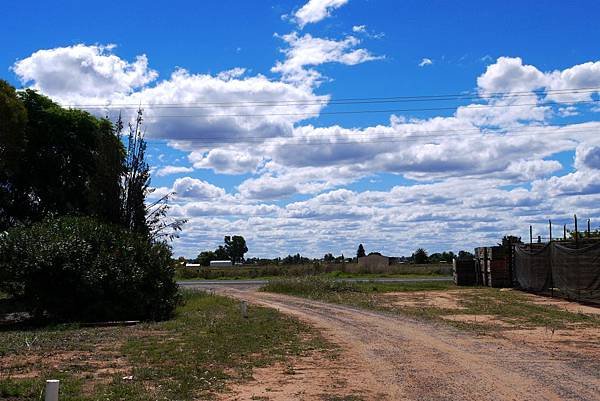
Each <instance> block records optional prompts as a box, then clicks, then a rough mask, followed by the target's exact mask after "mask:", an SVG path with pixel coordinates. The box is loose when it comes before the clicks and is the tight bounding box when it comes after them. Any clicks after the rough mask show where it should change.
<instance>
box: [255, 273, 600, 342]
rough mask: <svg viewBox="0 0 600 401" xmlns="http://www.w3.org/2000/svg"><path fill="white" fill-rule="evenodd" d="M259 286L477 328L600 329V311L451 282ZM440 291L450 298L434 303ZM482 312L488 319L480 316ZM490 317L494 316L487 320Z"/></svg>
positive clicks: (301, 281) (298, 281)
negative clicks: (570, 308) (589, 311)
mask: <svg viewBox="0 0 600 401" xmlns="http://www.w3.org/2000/svg"><path fill="white" fill-rule="evenodd" d="M261 290H262V291H266V292H274V293H280V294H287V295H294V296H300V297H305V298H310V299H315V300H319V301H325V302H332V303H338V304H343V305H350V306H355V307H359V308H364V309H371V310H376V311H381V312H388V313H396V314H401V315H405V316H408V317H412V318H417V319H425V320H428V321H434V322H438V323H443V324H446V325H451V326H454V327H457V328H460V329H465V330H475V331H479V332H489V331H498V330H502V329H515V328H533V327H545V328H548V329H552V330H553V329H565V328H582V327H598V328H600V316H598V315H596V316H593V315H587V314H581V313H573V312H569V311H566V310H563V309H560V308H558V307H556V306H554V305H544V304H538V303H534V302H532V300H531V299H530V298H528V297H527V294H524V293H521V292H519V291H516V290H503V289H497V288H489V287H470V288H468V289H465V288H461V287H457V286H455V285H454V284H453V283H452V282H412V283H376V282H366V283H348V282H337V281H334V280H331V279H327V278H322V277H304V278H302V277H298V278H280V279H276V280H272V281H270V282H269V283H268V284H266V285H264V286H263V287H261ZM436 296H440V297H443V298H444V300H450V301H451V302H450V304H448V302H445V303H436V302H433V301H432V300H433V298H435V297H436ZM469 316H471V317H472V319H470V318H469ZM456 317H460V319H455V318H456ZM478 317H486V319H481V318H480V319H479V321H478ZM489 317H492V318H493V319H487V318H489Z"/></svg>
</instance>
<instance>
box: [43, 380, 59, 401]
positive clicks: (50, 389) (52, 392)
mask: <svg viewBox="0 0 600 401" xmlns="http://www.w3.org/2000/svg"><path fill="white" fill-rule="evenodd" d="M59 383H60V380H46V398H44V400H45V401H58V384H59Z"/></svg>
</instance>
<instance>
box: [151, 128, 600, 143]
mask: <svg viewBox="0 0 600 401" xmlns="http://www.w3.org/2000/svg"><path fill="white" fill-rule="evenodd" d="M598 133H600V130H598V129H596V130H594V131H592V130H589V129H579V130H571V131H568V132H564V130H561V131H550V132H546V131H538V132H535V131H531V132H528V131H521V132H516V133H511V134H510V135H502V136H499V135H496V136H493V135H489V133H488V134H487V135H486V134H461V133H458V132H457V133H454V134H448V135H436V136H425V135H423V136H411V137H403V138H398V137H397V136H393V135H391V133H390V134H386V135H383V136H381V137H378V138H374V139H367V140H364V139H363V140H343V141H340V140H338V139H339V138H338V137H329V138H328V137H319V138H316V139H319V140H320V141H310V142H297V140H311V139H315V138H311V137H306V136H305V137H283V138H282V137H276V138H274V137H270V138H260V137H246V138H239V139H238V138H216V137H214V138H187V139H185V138H184V139H182V138H147V139H146V140H147V141H149V142H150V141H155V142H158V141H162V142H165V141H167V142H203V143H205V144H207V145H219V144H224V145H225V144H238V143H248V144H266V145H278V146H321V145H348V144H357V145H358V144H375V143H404V142H419V141H422V140H434V139H437V140H442V139H456V138H464V137H479V138H481V139H483V140H485V139H506V138H514V137H527V136H531V135H536V134H596V135H597V134H598ZM229 139H231V140H229ZM323 139H325V140H323ZM327 139H329V140H335V141H334V142H332V141H326V140H327ZM566 139H568V138H566ZM290 140H291V141H293V142H289V141H290Z"/></svg>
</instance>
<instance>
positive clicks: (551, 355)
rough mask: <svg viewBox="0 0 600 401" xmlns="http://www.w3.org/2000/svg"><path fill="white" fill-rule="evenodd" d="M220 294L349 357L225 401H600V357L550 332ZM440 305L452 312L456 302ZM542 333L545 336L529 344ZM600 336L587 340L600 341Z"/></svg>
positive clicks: (274, 371)
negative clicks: (265, 310) (462, 325)
mask: <svg viewBox="0 0 600 401" xmlns="http://www.w3.org/2000/svg"><path fill="white" fill-rule="evenodd" d="M220 292H222V293H225V294H226V295H230V296H233V297H237V298H240V299H244V300H246V301H249V302H253V303H256V304H260V305H263V306H268V307H272V308H276V309H278V310H280V311H281V312H283V313H286V314H290V315H293V316H296V317H297V318H299V319H301V320H304V321H306V322H308V323H310V324H311V325H313V326H314V327H316V328H318V329H319V330H320V331H321V332H322V333H323V335H324V337H325V338H326V339H328V340H330V341H333V342H334V343H336V344H338V345H339V346H340V347H341V348H342V350H343V352H342V353H341V354H340V356H339V360H338V361H335V362H331V363H334V365H328V363H329V362H326V361H322V360H319V359H318V357H317V356H315V355H313V356H311V357H309V358H308V359H303V360H299V361H295V362H293V363H295V364H298V366H299V367H300V368H301V369H300V372H302V374H301V375H300V376H298V378H299V380H297V379H296V378H294V377H286V375H285V370H286V366H285V365H279V366H275V367H272V368H267V369H264V370H257V371H255V374H254V380H253V381H250V382H249V383H246V384H239V385H236V386H235V387H234V388H233V392H232V393H230V394H228V395H225V396H224V398H223V399H228V400H246V399H247V400H251V399H255V400H261V399H263V400H327V399H344V398H343V396H344V394H346V395H348V394H349V393H352V394H354V393H356V396H357V398H354V399H364V400H378V399H381V400H458V401H462V400H477V401H479V400H600V367H599V366H598V362H597V361H598V359H594V355H595V354H591V355H587V354H586V352H587V351H583V352H576V348H577V346H575V347H574V348H571V347H570V346H568V347H567V346H566V345H565V341H567V342H568V341H573V340H577V339H576V338H574V337H569V338H567V337H564V336H563V334H565V333H560V332H559V333H558V335H557V333H556V332H555V333H554V336H555V337H556V340H551V341H552V342H548V340H547V336H548V335H547V333H543V332H538V333H537V334H536V332H535V331H527V332H526V333H520V332H519V331H518V330H515V329H512V328H511V329H503V330H502V331H501V333H500V334H498V333H497V332H493V334H492V335H476V334H474V333H471V332H462V331H459V330H456V329H453V328H451V327H447V326H445V325H441V324H438V323H431V322H424V321H418V320H415V319H413V318H409V317H405V316H402V315H393V314H387V313H379V312H375V311H370V310H364V309H357V308H353V307H349V306H344V305H334V304H328V303H323V302H318V301H313V300H308V299H301V298H296V297H290V296H284V295H280V294H267V293H259V292H255V291H252V290H245V291H244V290H239V289H235V288H225V289H221V290H220ZM409 296H410V297H416V296H417V295H416V294H410V295H409ZM420 296H423V294H422V293H421V294H420ZM438 298H440V299H442V298H445V297H444V296H439V297H438ZM413 301H415V299H413V300H412V301H411V302H413ZM423 302H429V301H423ZM436 302H437V304H436V305H437V307H442V306H441V305H442V304H441V302H443V305H444V306H443V308H445V309H446V308H448V306H449V305H448V304H449V303H450V302H454V301H448V300H447V299H445V300H441V301H436ZM490 319H493V317H490ZM596 330H597V329H596ZM505 333H506V334H505ZM536 335H537V336H540V335H541V336H543V337H540V341H538V342H536V341H533V340H531V338H534V337H535V336H536ZM565 335H566V334H565ZM597 335H598V333H595V332H588V333H586V334H582V336H581V337H584V338H587V340H589V341H596V339H597ZM586 336H587V337H586ZM579 340H582V339H581V338H579ZM553 347H554V348H553ZM571 351H573V352H571ZM346 368H347V369H346ZM302 369H304V370H302ZM290 376H293V375H290ZM344 376H345V377H346V379H347V380H346V381H345V382H338V383H337V384H339V385H340V386H341V388H338V387H335V385H336V380H337V379H339V378H341V377H344ZM273 390H275V391H273ZM277 390H280V391H277ZM336 394H340V395H342V398H336V397H335V395H336ZM228 397H229V398H228ZM253 397H254V398H253ZM261 397H262V398H261ZM327 397H329V398H327ZM347 399H353V398H347Z"/></svg>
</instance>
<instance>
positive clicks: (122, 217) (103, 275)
mask: <svg viewBox="0 0 600 401" xmlns="http://www.w3.org/2000/svg"><path fill="white" fill-rule="evenodd" d="M0 121H2V124H0V291H2V292H3V293H5V294H7V296H8V297H10V298H11V299H12V303H13V305H21V306H23V307H24V308H25V310H24V311H22V312H23V313H21V314H20V315H19V316H18V317H19V318H21V319H35V320H37V321H38V324H39V323H40V322H41V321H44V322H45V323H48V322H50V323H59V322H81V321H99V320H102V321H108V320H131V319H135V320H161V319H167V318H169V317H170V316H171V314H172V313H173V310H174V308H175V306H176V304H177V301H178V295H177V286H176V283H175V281H174V268H173V266H172V253H171V248H170V246H169V244H168V240H169V239H172V238H173V237H174V236H175V235H176V233H177V232H178V231H179V230H180V229H181V226H182V224H183V223H184V221H182V220H170V219H169V218H168V216H167V211H168V204H167V200H168V198H169V196H170V194H166V195H164V196H163V197H161V198H159V199H156V200H153V201H148V199H147V198H148V197H149V195H150V194H151V193H152V189H151V187H150V166H149V165H148V164H147V162H146V157H145V152H146V142H145V140H144V129H143V118H142V111H141V110H139V111H138V113H137V117H136V118H135V122H133V123H131V124H130V125H129V134H128V135H124V136H122V135H121V134H122V131H123V127H124V124H123V123H122V121H121V118H120V117H119V119H118V120H117V121H116V122H115V123H113V122H111V121H109V120H108V119H102V118H96V117H94V116H93V115H91V114H89V113H87V112H84V111H81V110H75V109H65V108H63V107H61V106H60V105H59V104H57V103H55V102H53V101H52V100H50V99H49V98H47V97H45V96H43V95H40V94H39V93H37V92H36V91H34V90H30V89H27V90H24V91H16V90H15V89H14V88H13V87H12V86H10V85H9V84H8V83H6V82H5V81H1V80H0ZM122 137H123V138H124V141H122V140H121V139H122ZM15 316H16V315H15Z"/></svg>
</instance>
